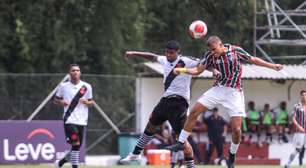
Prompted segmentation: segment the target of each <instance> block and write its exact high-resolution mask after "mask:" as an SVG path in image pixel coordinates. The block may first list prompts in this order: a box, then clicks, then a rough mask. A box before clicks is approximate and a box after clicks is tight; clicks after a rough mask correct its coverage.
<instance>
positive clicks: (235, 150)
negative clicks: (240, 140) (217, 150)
mask: <svg viewBox="0 0 306 168" xmlns="http://www.w3.org/2000/svg"><path fill="white" fill-rule="evenodd" d="M238 147H239V144H234V143H233V142H231V146H230V148H229V151H230V152H231V154H236V153H237V150H238Z"/></svg>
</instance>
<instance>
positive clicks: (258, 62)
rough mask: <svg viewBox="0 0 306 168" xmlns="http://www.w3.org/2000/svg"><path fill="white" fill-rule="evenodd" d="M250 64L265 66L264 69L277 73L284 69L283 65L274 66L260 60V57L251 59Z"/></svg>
mask: <svg viewBox="0 0 306 168" xmlns="http://www.w3.org/2000/svg"><path fill="white" fill-rule="evenodd" d="M250 62H251V63H252V64H255V65H259V66H263V67H267V68H271V69H274V70H276V71H279V70H281V69H283V65H281V64H273V63H270V62H267V61H264V60H263V59H261V58H258V57H252V58H251V59H250Z"/></svg>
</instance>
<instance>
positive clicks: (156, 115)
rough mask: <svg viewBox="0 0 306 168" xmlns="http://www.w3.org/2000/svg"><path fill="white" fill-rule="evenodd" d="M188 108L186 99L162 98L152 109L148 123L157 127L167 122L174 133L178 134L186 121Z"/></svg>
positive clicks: (173, 96)
mask: <svg viewBox="0 0 306 168" xmlns="http://www.w3.org/2000/svg"><path fill="white" fill-rule="evenodd" d="M188 106H189V105H188V103H187V101H186V99H185V98H183V97H181V96H178V95H172V96H168V97H163V98H162V99H161V100H160V101H159V103H158V104H157V105H156V106H155V107H154V110H153V112H152V114H151V116H150V123H152V124H153V125H156V126H158V125H161V124H163V123H164V122H165V121H167V120H168V121H169V123H170V125H171V127H172V129H173V130H174V132H175V133H176V134H179V133H180V132H181V130H182V129H183V127H184V124H185V121H186V119H187V109H188Z"/></svg>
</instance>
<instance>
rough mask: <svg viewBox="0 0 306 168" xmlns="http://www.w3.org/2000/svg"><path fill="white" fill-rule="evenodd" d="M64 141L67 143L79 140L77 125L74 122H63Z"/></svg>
mask: <svg viewBox="0 0 306 168" xmlns="http://www.w3.org/2000/svg"><path fill="white" fill-rule="evenodd" d="M64 129H65V135H66V141H67V142H68V143H69V144H75V143H78V142H80V136H79V130H78V126H77V125H75V124H64Z"/></svg>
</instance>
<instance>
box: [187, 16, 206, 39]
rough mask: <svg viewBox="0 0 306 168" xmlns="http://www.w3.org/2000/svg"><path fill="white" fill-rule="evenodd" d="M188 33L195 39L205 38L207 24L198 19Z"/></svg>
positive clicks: (191, 25)
mask: <svg viewBox="0 0 306 168" xmlns="http://www.w3.org/2000/svg"><path fill="white" fill-rule="evenodd" d="M188 33H189V36H190V37H191V38H193V39H199V38H203V37H204V36H205V35H206V33H207V26H206V24H205V22H203V21H201V20H196V21H194V22H192V23H191V24H190V26H189V31H188Z"/></svg>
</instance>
